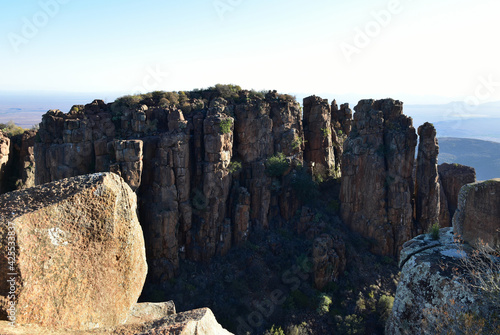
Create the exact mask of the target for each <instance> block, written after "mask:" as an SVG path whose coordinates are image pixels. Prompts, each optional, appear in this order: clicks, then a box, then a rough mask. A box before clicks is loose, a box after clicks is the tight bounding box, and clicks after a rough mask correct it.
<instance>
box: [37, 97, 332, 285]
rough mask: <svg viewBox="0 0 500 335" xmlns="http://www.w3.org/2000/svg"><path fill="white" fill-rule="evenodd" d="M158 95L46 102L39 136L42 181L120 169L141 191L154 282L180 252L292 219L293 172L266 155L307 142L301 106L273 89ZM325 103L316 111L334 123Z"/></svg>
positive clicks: (202, 257) (197, 256)
mask: <svg viewBox="0 0 500 335" xmlns="http://www.w3.org/2000/svg"><path fill="white" fill-rule="evenodd" d="M160 95H162V96H159V95H158V94H156V93H155V94H149V95H145V96H143V97H139V98H138V99H139V100H137V99H136V98H137V97H125V98H121V99H118V100H117V101H116V102H115V103H113V104H105V103H104V102H103V101H100V100H95V101H94V102H93V103H91V104H88V105H86V106H74V107H73V108H72V110H71V111H70V113H68V114H63V113H61V112H60V111H49V112H48V113H47V114H45V115H44V116H43V120H42V123H41V125H40V131H39V142H38V143H36V145H35V156H36V166H37V169H36V178H35V179H36V182H37V184H42V183H46V182H50V181H55V180H59V179H61V178H65V177H70V176H76V175H81V174H87V173H93V172H105V171H112V172H115V173H117V174H119V175H121V176H122V177H123V179H124V180H125V181H126V182H127V183H128V184H129V186H130V187H131V188H132V189H133V190H134V191H135V192H136V193H137V197H138V202H139V218H140V222H141V225H142V227H143V229H144V234H145V240H146V248H147V249H146V252H147V256H148V260H149V262H150V264H151V269H152V270H151V271H150V276H149V277H150V279H151V280H152V281H156V282H157V281H163V280H166V279H169V278H172V277H173V276H175V274H176V272H177V270H178V267H179V259H180V258H187V259H190V260H195V261H206V260H209V259H211V258H212V257H213V256H215V255H217V254H224V253H226V252H227V251H228V250H229V249H230V248H231V246H232V245H234V244H239V243H241V242H242V241H245V240H246V239H247V238H248V236H249V234H250V233H251V231H252V229H253V228H255V227H261V228H264V229H267V228H269V227H271V226H279V225H281V224H282V223H283V222H284V221H285V220H290V219H291V218H292V216H293V215H294V214H295V213H296V211H297V209H298V208H300V206H301V204H300V202H299V201H298V198H297V196H296V195H295V193H294V191H293V189H292V186H291V181H292V176H291V174H290V173H288V172H287V174H286V175H284V176H280V177H271V176H269V175H268V174H267V173H266V161H267V159H268V158H269V157H271V156H273V155H277V154H279V153H283V154H284V155H285V157H286V158H287V159H288V160H289V161H290V162H296V163H297V164H299V163H300V164H301V163H302V162H303V154H304V147H305V146H304V143H307V142H304V131H303V127H302V116H301V110H300V105H299V104H298V103H297V102H295V101H294V99H293V98H291V97H289V96H285V95H279V94H278V93H277V92H275V91H274V92H269V93H268V94H266V95H265V96H263V95H255V93H251V92H249V91H244V90H241V91H238V93H234V94H233V95H230V96H228V95H227V94H222V93H221V92H218V91H217V90H204V91H199V92H187V93H183V92H182V94H180V93H179V94H178V93H161V92H160ZM168 99H170V100H168ZM319 112H321V113H322V112H323V111H322V110H320V111H319ZM324 112H325V115H323V114H321V113H320V114H318V115H317V116H318V117H319V118H320V119H321V118H323V117H324V118H325V120H324V126H325V127H330V114H329V113H330V112H329V107H328V106H327V108H326V109H325V111H324ZM322 122H323V121H322ZM315 125H317V126H318V127H319V126H320V124H319V123H317V124H315ZM322 126H323V125H322ZM314 129H316V128H314ZM315 131H320V129H316V130H315ZM321 143H323V142H321ZM325 143H327V144H328V145H330V147H329V148H328V147H324V148H323V149H324V150H326V151H328V150H330V151H331V152H333V151H332V150H333V149H332V147H331V139H330V140H328V141H327V142H325ZM322 145H323V144H322ZM328 160H329V161H330V162H333V155H332V156H331V157H330V156H329V158H328ZM294 164H295V163H294ZM332 164H333V163H332ZM273 185H274V187H272V186H273Z"/></svg>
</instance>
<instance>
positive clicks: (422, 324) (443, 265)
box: [386, 228, 479, 335]
mask: <svg viewBox="0 0 500 335" xmlns="http://www.w3.org/2000/svg"><path fill="white" fill-rule="evenodd" d="M454 238H455V237H454V234H453V229H452V228H444V229H441V230H440V237H439V239H438V240H432V239H431V237H430V236H429V235H427V234H425V235H420V236H418V237H416V238H414V239H413V240H410V241H408V242H406V243H405V244H404V247H403V250H402V252H401V258H400V266H401V279H400V281H399V284H398V288H397V291H396V297H395V300H394V305H393V309H392V314H391V315H390V317H389V319H388V321H387V325H386V333H387V334H394V335H399V334H436V332H437V330H436V329H437V328H438V327H442V328H441V329H444V330H446V329H447V328H446V327H448V326H449V325H448V324H447V322H450V321H451V322H452V323H455V322H457V319H455V317H458V315H459V314H458V313H457V314H456V315H455V314H454V311H459V312H460V313H465V312H467V311H478V310H479V309H478V304H477V299H476V298H475V296H474V294H472V293H471V291H470V289H469V287H466V286H464V285H465V284H464V282H463V281H460V280H457V275H459V273H460V272H457V271H461V270H459V268H460V259H461V258H462V257H466V256H465V255H466V251H464V248H463V246H462V245H460V244H457V243H455V242H454ZM454 269H455V270H454ZM445 313H448V314H445ZM447 315H449V316H450V318H451V319H449V318H448V317H447Z"/></svg>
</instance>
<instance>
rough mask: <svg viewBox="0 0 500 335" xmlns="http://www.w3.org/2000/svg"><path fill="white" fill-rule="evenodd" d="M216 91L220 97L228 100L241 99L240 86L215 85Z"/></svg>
mask: <svg viewBox="0 0 500 335" xmlns="http://www.w3.org/2000/svg"><path fill="white" fill-rule="evenodd" d="M215 89H216V90H217V91H218V92H219V94H220V96H221V97H223V98H224V99H226V100H228V99H238V98H239V97H240V95H239V92H240V91H241V87H239V86H238V85H232V84H229V85H223V84H217V85H215Z"/></svg>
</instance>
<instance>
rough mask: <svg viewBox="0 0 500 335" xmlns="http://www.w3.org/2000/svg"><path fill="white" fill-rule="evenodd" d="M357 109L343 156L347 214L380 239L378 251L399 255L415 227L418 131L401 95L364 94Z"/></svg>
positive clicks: (343, 208) (343, 196)
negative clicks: (381, 97)
mask: <svg viewBox="0 0 500 335" xmlns="http://www.w3.org/2000/svg"><path fill="white" fill-rule="evenodd" d="M354 110H355V114H354V122H353V128H352V131H351V133H350V135H349V137H348V139H347V141H346V142H345V144H344V154H343V156H342V186H341V193H340V199H341V203H342V204H341V215H342V219H343V221H344V223H345V224H347V225H348V226H349V227H350V228H351V229H352V230H354V231H356V232H358V233H360V234H361V235H363V236H365V237H367V238H369V239H373V240H374V242H375V243H374V247H373V252H375V253H378V254H383V255H397V254H398V252H399V250H400V248H401V247H402V245H403V243H404V242H405V241H407V240H409V239H410V238H411V237H412V236H413V231H414V225H413V206H412V196H413V194H414V185H413V178H412V171H413V166H414V157H415V146H416V142H417V135H416V133H415V129H414V128H413V126H412V119H411V118H409V117H407V116H405V115H404V114H403V113H402V110H403V103H402V102H400V101H395V100H392V99H386V100H378V101H375V100H361V101H360V102H359V103H358V105H357V106H356V107H355V108H354Z"/></svg>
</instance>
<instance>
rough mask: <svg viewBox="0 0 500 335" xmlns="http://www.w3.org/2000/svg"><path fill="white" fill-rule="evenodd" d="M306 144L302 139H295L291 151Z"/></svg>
mask: <svg viewBox="0 0 500 335" xmlns="http://www.w3.org/2000/svg"><path fill="white" fill-rule="evenodd" d="M304 143H306V140H304V138H303V137H299V138H297V139H296V140H295V141H293V142H292V149H293V150H297V149H300V148H302V145H303V144H304Z"/></svg>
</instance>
